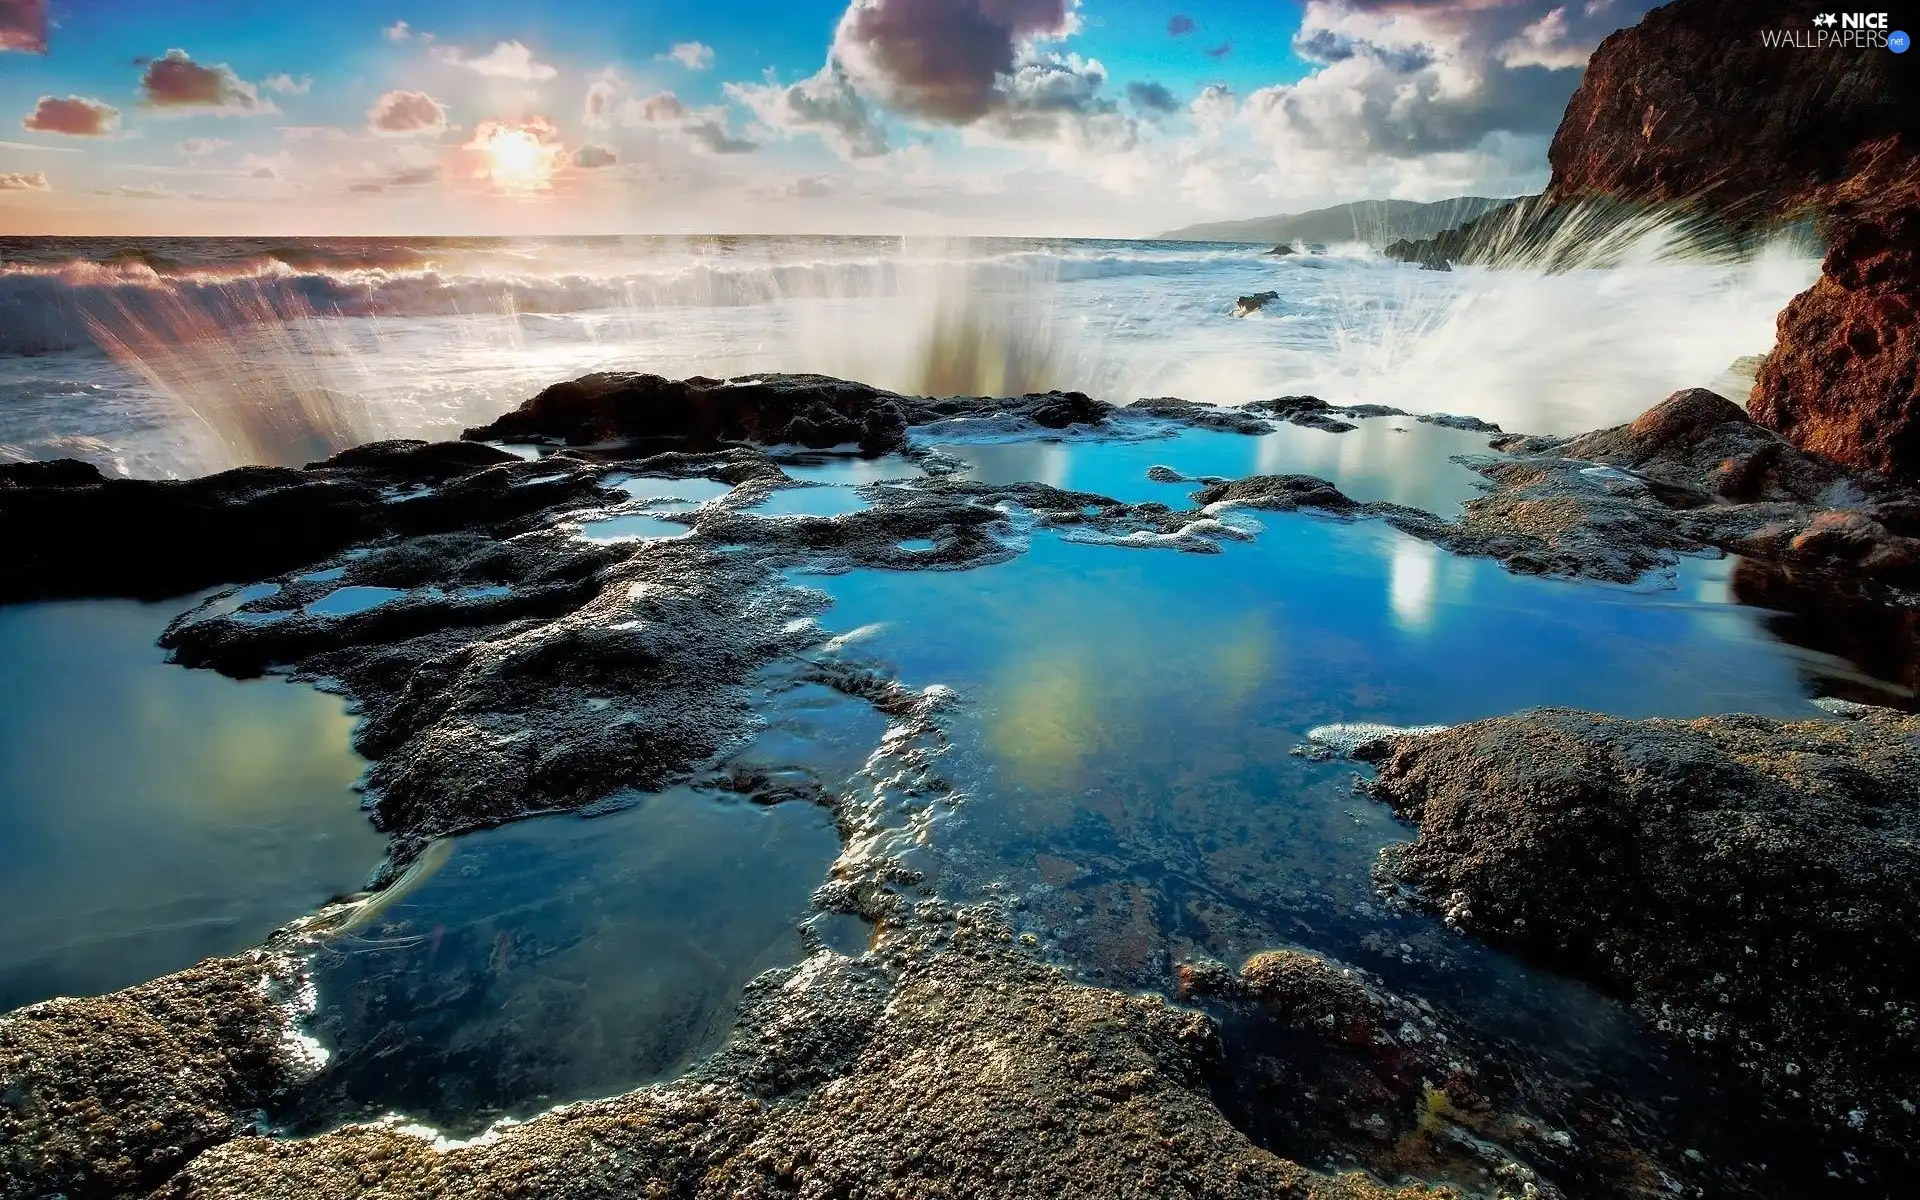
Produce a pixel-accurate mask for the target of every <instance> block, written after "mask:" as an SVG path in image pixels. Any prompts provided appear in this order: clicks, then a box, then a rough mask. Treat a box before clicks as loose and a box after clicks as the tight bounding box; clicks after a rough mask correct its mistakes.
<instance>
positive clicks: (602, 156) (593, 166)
mask: <svg viewBox="0 0 1920 1200" xmlns="http://www.w3.org/2000/svg"><path fill="white" fill-rule="evenodd" d="M619 161H620V159H619V157H618V156H617V155H615V154H614V152H613V151H611V150H609V149H607V148H606V147H605V146H595V145H593V144H591V143H589V144H587V145H585V146H582V147H580V148H579V149H578V150H575V151H574V152H573V165H574V166H576V167H579V168H580V169H581V170H583V171H597V170H599V169H600V168H601V167H610V166H612V165H613V164H614V163H616V162H619Z"/></svg>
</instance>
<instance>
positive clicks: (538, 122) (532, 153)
mask: <svg viewBox="0 0 1920 1200" xmlns="http://www.w3.org/2000/svg"><path fill="white" fill-rule="evenodd" d="M467 149H469V150H475V151H478V152H479V154H480V169H479V170H477V171H475V172H474V174H475V175H477V176H479V177H481V178H483V179H489V180H491V181H492V182H493V185H494V187H496V188H498V189H499V190H501V191H503V192H511V193H515V194H518V195H526V194H528V193H532V192H545V191H550V190H552V188H553V175H554V172H555V171H558V170H559V169H560V168H561V167H562V166H564V165H565V164H566V161H567V150H566V147H565V146H563V145H561V144H560V140H559V130H557V129H555V128H554V125H553V122H551V121H549V120H547V119H546V118H545V117H533V118H530V119H528V120H525V121H519V122H512V123H509V122H505V121H483V122H481V124H480V127H479V129H477V130H476V131H475V132H474V135H473V141H471V142H469V143H467Z"/></svg>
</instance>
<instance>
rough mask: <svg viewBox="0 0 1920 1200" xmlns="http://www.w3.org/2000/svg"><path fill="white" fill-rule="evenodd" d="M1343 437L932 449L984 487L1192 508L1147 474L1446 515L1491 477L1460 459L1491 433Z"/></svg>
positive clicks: (1281, 432) (1289, 428)
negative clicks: (1296, 478) (1276, 478)
mask: <svg viewBox="0 0 1920 1200" xmlns="http://www.w3.org/2000/svg"><path fill="white" fill-rule="evenodd" d="M1355 424H1356V425H1357V428H1355V429H1353V430H1351V431H1349V432H1346V433H1327V432H1325V431H1324V430H1319V429H1305V428H1302V427H1300V426H1297V425H1287V424H1282V425H1281V426H1280V427H1279V428H1277V429H1275V430H1274V431H1273V432H1272V433H1268V434H1262V435H1260V436H1249V435H1246V434H1240V433H1221V432H1218V431H1215V430H1210V429H1182V430H1180V431H1179V432H1178V433H1177V434H1176V435H1174V436H1171V437H1159V438H1145V439H1142V440H1138V441H1119V440H1101V441H1097V442H1095V441H1082V440H1074V439H1068V438H1056V439H1053V440H1051V441H1048V440H1035V439H1027V440H1023V441H973V442H968V441H962V442H940V443H937V444H935V445H934V446H933V447H932V448H933V449H935V450H938V451H940V452H941V453H943V454H947V455H951V456H952V457H954V458H957V459H960V460H961V461H963V462H965V463H966V464H967V470H966V473H965V476H964V477H965V478H969V479H977V480H980V481H981V482H983V483H1021V482H1034V483H1046V484H1051V485H1052V486H1054V487H1057V488H1066V489H1069V490H1073V491H1082V492H1098V493H1099V494H1101V495H1103V496H1111V497H1112V498H1113V499H1115V500H1124V501H1126V502H1127V503H1129V504H1139V503H1142V502H1145V501H1148V500H1157V501H1159V502H1160V503H1162V504H1165V505H1167V506H1168V507H1169V508H1185V507H1188V503H1189V502H1188V500H1187V496H1188V494H1189V493H1191V492H1192V491H1193V489H1194V485H1193V484H1191V483H1155V482H1153V481H1152V480H1150V479H1148V478H1147V468H1149V467H1152V466H1156V465H1159V466H1168V467H1172V468H1173V469H1175V470H1176V471H1179V472H1180V473H1182V474H1184V475H1188V476H1201V475H1218V476H1221V477H1224V478H1228V479H1239V478H1241V477H1243V476H1247V475H1318V476H1319V477H1320V478H1322V479H1326V480H1329V481H1330V482H1332V483H1333V485H1334V486H1336V487H1338V488H1339V489H1340V490H1341V491H1343V492H1345V493H1346V494H1347V495H1349V496H1352V497H1353V498H1354V499H1355V500H1361V501H1374V500H1390V501H1392V502H1394V503H1396V504H1406V505H1410V506H1412V507H1414V508H1422V509H1425V510H1427V511H1428V512H1432V513H1438V514H1440V515H1441V516H1451V515H1453V514H1454V513H1456V512H1458V511H1459V508H1460V505H1461V503H1462V502H1463V501H1465V500H1468V499H1471V498H1472V497H1473V496H1474V495H1476V494H1477V493H1478V491H1479V485H1480V484H1482V483H1483V482H1484V481H1483V480H1482V479H1481V478H1480V476H1478V475H1476V474H1474V473H1473V472H1472V471H1470V470H1468V469H1467V468H1466V467H1463V466H1461V465H1460V464H1459V463H1456V462H1451V461H1449V459H1450V457H1451V456H1452V455H1456V454H1486V453H1488V450H1487V439H1488V437H1489V436H1490V435H1488V434H1484V433H1466V432H1463V431H1461V430H1458V429H1448V428H1445V427H1443V426H1438V425H1428V424H1423V423H1421V422H1419V421H1416V420H1414V419H1413V418H1412V417H1369V418H1366V419H1363V420H1360V421H1357V422H1355Z"/></svg>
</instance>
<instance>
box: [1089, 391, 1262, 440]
mask: <svg viewBox="0 0 1920 1200" xmlns="http://www.w3.org/2000/svg"><path fill="white" fill-rule="evenodd" d="M1125 411H1126V412H1129V413H1144V414H1146V415H1147V416H1153V417H1163V418H1166V419H1168V420H1173V421H1179V422H1180V423H1181V424H1183V425H1191V426H1193V427H1195V428H1197V429H1217V430H1220V431H1221V432H1223V433H1243V434H1249V435H1252V436H1256V437H1257V436H1259V435H1260V434H1263V433H1267V432H1269V431H1270V429H1271V426H1269V425H1268V424H1267V423H1266V422H1265V421H1263V420H1261V419H1260V418H1259V417H1258V416H1257V415H1255V414H1253V413H1250V412H1248V411H1247V410H1246V409H1243V408H1221V407H1219V406H1218V405H1213V404H1195V403H1194V402H1193V401H1191V400H1182V399H1180V398H1179V397H1177V396H1159V397H1156V398H1153V399H1148V400H1135V401H1134V402H1133V403H1132V404H1129V405H1127V407H1126V409H1125Z"/></svg>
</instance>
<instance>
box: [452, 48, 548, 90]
mask: <svg viewBox="0 0 1920 1200" xmlns="http://www.w3.org/2000/svg"><path fill="white" fill-rule="evenodd" d="M434 57H436V58H438V59H439V60H440V61H441V62H445V63H451V64H452V65H454V66H456V67H465V68H466V69H467V70H469V71H473V72H475V73H476V74H480V75H489V76H492V77H493V78H495V79H518V80H520V81H521V82H523V83H538V82H540V81H541V80H543V79H552V78H553V77H554V76H555V75H558V74H559V73H560V72H559V71H557V70H555V69H554V68H553V67H552V66H550V65H548V64H547V63H543V62H539V61H537V60H536V59H535V58H534V57H533V51H532V49H531V48H529V47H528V46H527V45H526V43H524V42H500V43H497V44H496V45H495V46H494V48H493V49H491V50H489V51H487V52H486V53H485V54H482V55H480V56H479V57H477V58H469V57H468V56H467V55H466V54H465V53H464V52H463V51H461V50H460V49H459V48H458V47H455V46H442V47H440V48H439V49H438V50H435V51H434Z"/></svg>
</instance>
